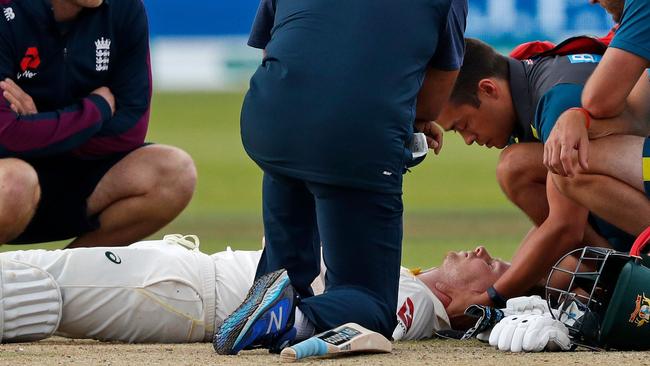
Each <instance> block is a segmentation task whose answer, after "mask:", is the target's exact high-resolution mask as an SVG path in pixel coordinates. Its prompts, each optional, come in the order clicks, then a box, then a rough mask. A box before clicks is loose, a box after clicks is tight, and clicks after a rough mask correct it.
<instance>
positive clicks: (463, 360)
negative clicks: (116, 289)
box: [0, 337, 650, 366]
mask: <svg viewBox="0 0 650 366" xmlns="http://www.w3.org/2000/svg"><path fill="white" fill-rule="evenodd" d="M0 364H1V365H116V366H122V365H124V366H135V365H269V364H271V365H272V364H281V362H280V359H279V356H277V355H270V354H268V353H266V352H264V351H261V350H259V351H245V352H242V353H241V354H240V355H238V356H218V355H216V354H215V353H214V352H213V351H212V347H211V345H210V344H199V343H196V344H173V345H171V344H170V345H159V344H120V343H102V342H96V341H89V340H69V339H64V338H58V337H55V338H50V339H48V340H45V341H41V342H36V343H20V344H5V345H1V346H0ZM300 364H303V365H320V364H324V365H386V366H397V365H471V366H476V365H498V366H506V365H549V366H555V365H561V366H567V365H650V352H586V351H578V352H564V353H531V354H512V353H503V352H497V351H495V350H494V349H492V348H490V347H489V346H486V345H485V344H483V343H480V342H478V341H449V340H428V341H420V342H402V343H396V344H395V347H394V350H393V353H391V354H387V355H357V356H352V357H338V358H330V359H309V361H306V362H305V361H303V362H301V363H300Z"/></svg>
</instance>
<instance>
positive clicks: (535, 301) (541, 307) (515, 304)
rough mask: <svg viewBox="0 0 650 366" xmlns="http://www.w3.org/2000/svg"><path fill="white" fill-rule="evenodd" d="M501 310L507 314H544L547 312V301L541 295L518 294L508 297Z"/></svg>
mask: <svg viewBox="0 0 650 366" xmlns="http://www.w3.org/2000/svg"><path fill="white" fill-rule="evenodd" d="M503 312H504V313H505V314H507V315H522V314H545V313H549V310H548V303H547V302H546V300H544V299H542V298H541V297H539V296H537V295H534V296H520V297H513V298H512V299H508V301H507V302H506V308H505V309H503Z"/></svg>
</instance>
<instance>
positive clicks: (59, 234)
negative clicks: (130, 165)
mask: <svg viewBox="0 0 650 366" xmlns="http://www.w3.org/2000/svg"><path fill="white" fill-rule="evenodd" d="M128 154H129V152H124V153H116V154H113V155H109V156H107V157H103V158H101V159H92V160H90V159H80V158H77V157H74V156H69V155H60V156H51V157H43V158H29V159H24V161H26V162H27V163H29V164H30V165H31V166H32V167H33V168H34V169H35V170H36V173H37V174H38V180H39V183H40V187H41V200H40V201H39V203H38V207H37V209H36V213H35V214H34V217H33V218H32V220H31V221H30V222H29V224H28V225H27V228H26V229H25V231H23V232H22V233H21V234H20V235H19V236H18V237H17V238H15V239H13V240H11V241H10V242H9V243H7V244H30V243H42V242H48V241H55V240H64V239H71V238H75V237H77V236H80V235H82V234H85V233H87V232H90V231H94V230H97V229H98V228H99V218H98V217H97V216H88V214H87V212H86V211H87V200H88V197H90V195H91V194H92V193H93V191H94V190H95V187H96V186H97V184H98V183H99V181H100V180H101V179H102V178H103V177H104V175H105V174H106V173H107V172H108V171H109V170H110V169H111V168H112V167H113V166H114V165H115V164H117V163H118V162H119V161H120V160H122V159H123V158H124V157H125V156H126V155H128Z"/></svg>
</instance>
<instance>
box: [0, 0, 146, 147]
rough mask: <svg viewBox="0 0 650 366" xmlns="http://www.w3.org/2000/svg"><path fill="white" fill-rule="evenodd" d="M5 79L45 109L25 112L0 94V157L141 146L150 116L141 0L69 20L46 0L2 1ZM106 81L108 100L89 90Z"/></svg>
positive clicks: (116, 1)
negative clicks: (112, 101) (111, 101)
mask: <svg viewBox="0 0 650 366" xmlns="http://www.w3.org/2000/svg"><path fill="white" fill-rule="evenodd" d="M0 11H1V12H2V14H0V79H5V78H10V79H12V80H14V81H15V82H16V83H17V84H18V85H19V86H20V87H21V88H22V89H23V90H24V91H25V92H26V93H27V94H29V95H30V96H31V97H32V98H33V100H34V103H35V104H36V108H37V109H38V111H39V113H38V114H36V115H31V116H19V115H17V114H15V113H14V112H13V111H12V110H11V109H10V108H9V103H8V102H7V101H6V100H5V99H4V98H3V97H2V95H0V157H8V156H17V157H28V156H44V155H52V154H58V153H64V152H65V153H67V152H69V153H73V154H76V155H79V156H82V157H95V156H101V155H106V154H110V153H113V152H120V151H129V150H132V149H134V148H137V147H139V146H141V145H142V143H143V142H144V137H145V134H146V131H147V125H148V121H149V106H150V101H151V68H150V62H149V34H148V22H147V17H146V14H145V9H144V5H143V3H142V1H141V0H104V3H103V4H102V5H101V6H100V7H98V8H94V9H83V10H82V11H81V13H80V14H79V16H78V17H77V18H76V19H75V20H73V21H71V22H68V23H57V22H56V21H55V20H54V15H53V12H52V8H51V4H50V3H49V1H47V0H0ZM102 86H106V87H108V88H110V90H111V92H112V93H113V95H114V96H115V100H116V111H115V114H114V115H113V116H112V117H111V113H110V107H109V105H108V103H107V102H106V101H105V100H104V99H103V98H102V97H99V96H97V95H90V93H91V92H92V91H93V90H95V89H97V88H99V87H102Z"/></svg>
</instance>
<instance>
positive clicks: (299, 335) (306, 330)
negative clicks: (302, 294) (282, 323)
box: [293, 309, 316, 342]
mask: <svg viewBox="0 0 650 366" xmlns="http://www.w3.org/2000/svg"><path fill="white" fill-rule="evenodd" d="M293 327H294V328H296V341H297V342H299V341H303V340H305V339H307V338H310V337H311V336H313V335H314V334H315V333H316V328H314V325H313V324H312V323H311V322H310V321H309V319H307V317H306V316H305V314H303V313H302V311H300V309H296V317H295V320H294V323H293Z"/></svg>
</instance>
